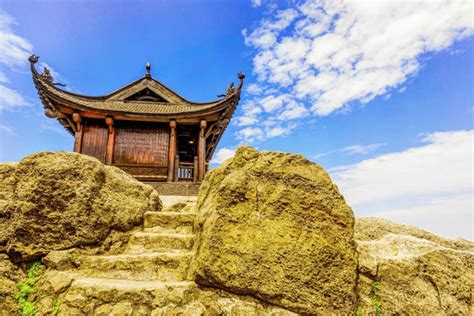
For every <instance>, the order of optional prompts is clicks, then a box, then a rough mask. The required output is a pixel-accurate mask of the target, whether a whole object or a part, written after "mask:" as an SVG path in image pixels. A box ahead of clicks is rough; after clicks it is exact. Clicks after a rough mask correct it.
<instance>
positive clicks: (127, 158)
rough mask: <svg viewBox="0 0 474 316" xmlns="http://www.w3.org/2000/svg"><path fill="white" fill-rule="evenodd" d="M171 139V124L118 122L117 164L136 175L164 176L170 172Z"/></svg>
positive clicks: (116, 137) (115, 153)
mask: <svg viewBox="0 0 474 316" xmlns="http://www.w3.org/2000/svg"><path fill="white" fill-rule="evenodd" d="M169 139H170V136H169V127H168V125H167V124H159V123H145V122H140V123H133V122H118V123H117V124H116V136H115V150H114V158H113V165H117V166H119V167H120V168H122V169H124V170H125V171H127V172H129V173H131V174H133V175H141V176H144V177H154V176H155V177H156V176H159V177H163V179H164V178H165V177H166V176H167V172H168V148H169Z"/></svg>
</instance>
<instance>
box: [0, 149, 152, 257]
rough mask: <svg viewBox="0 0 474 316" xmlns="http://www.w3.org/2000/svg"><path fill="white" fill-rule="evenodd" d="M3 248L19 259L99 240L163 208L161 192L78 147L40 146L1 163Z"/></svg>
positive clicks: (0, 235) (0, 249)
mask: <svg viewBox="0 0 474 316" xmlns="http://www.w3.org/2000/svg"><path fill="white" fill-rule="evenodd" d="M0 179H1V180H2V189H1V190H0V252H7V253H8V255H9V256H10V257H11V258H12V259H14V260H15V261H26V260H32V259H35V258H38V257H40V256H43V255H45V254H47V253H48V252H49V251H51V250H60V249H68V248H71V247H77V246H81V245H96V244H100V243H101V242H102V241H103V240H105V239H106V238H107V236H108V235H109V233H110V232H111V231H113V230H116V231H127V230H130V229H132V228H133V227H135V226H138V225H140V224H141V223H142V222H143V214H144V213H145V211H150V210H152V211H155V210H160V209H161V201H160V199H159V197H158V193H157V192H156V191H154V190H153V188H152V187H150V186H147V185H145V184H143V183H141V182H139V181H136V180H134V179H133V178H132V177H131V176H129V175H128V174H126V173H125V172H123V171H121V170H120V169H118V168H115V167H110V166H105V165H103V164H102V163H101V162H99V161H98V160H97V159H95V158H92V157H89V156H85V155H81V154H77V153H65V152H60V153H50V152H41V153H37V154H33V155H30V156H28V157H26V158H24V159H23V160H21V161H20V162H19V163H18V164H1V165H0Z"/></svg>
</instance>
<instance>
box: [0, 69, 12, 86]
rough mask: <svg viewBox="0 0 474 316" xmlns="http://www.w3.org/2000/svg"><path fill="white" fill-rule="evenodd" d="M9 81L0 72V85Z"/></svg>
mask: <svg viewBox="0 0 474 316" xmlns="http://www.w3.org/2000/svg"><path fill="white" fill-rule="evenodd" d="M9 82H10V80H8V78H7V76H6V75H5V74H4V73H3V72H1V71H0V83H9Z"/></svg>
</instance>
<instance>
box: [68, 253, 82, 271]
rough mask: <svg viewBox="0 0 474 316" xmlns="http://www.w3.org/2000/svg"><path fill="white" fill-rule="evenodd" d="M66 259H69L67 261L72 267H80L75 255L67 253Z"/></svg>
mask: <svg viewBox="0 0 474 316" xmlns="http://www.w3.org/2000/svg"><path fill="white" fill-rule="evenodd" d="M66 257H67V258H68V259H69V261H70V262H71V263H72V265H73V266H74V267H76V268H79V267H80V266H81V261H80V260H79V259H77V257H76V255H75V254H73V253H68V254H67V255H66Z"/></svg>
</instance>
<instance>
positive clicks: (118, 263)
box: [0, 200, 295, 316]
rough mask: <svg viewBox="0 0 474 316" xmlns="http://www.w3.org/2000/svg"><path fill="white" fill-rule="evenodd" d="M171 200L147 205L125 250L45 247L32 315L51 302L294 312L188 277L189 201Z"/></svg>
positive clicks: (72, 309)
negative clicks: (157, 207) (152, 208)
mask: <svg viewBox="0 0 474 316" xmlns="http://www.w3.org/2000/svg"><path fill="white" fill-rule="evenodd" d="M176 202H177V203H174V204H172V205H169V206H167V207H166V208H165V210H164V211H162V212H148V213H147V216H146V218H147V219H146V220H145V222H144V230H145V232H136V231H135V232H133V233H132V237H131V238H130V240H129V241H128V246H127V247H126V248H125V250H124V251H123V253H120V254H114V255H109V254H107V255H95V254H94V255H84V254H83V253H82V252H81V253H79V252H77V251H74V250H73V251H69V250H67V251H55V252H50V253H49V254H48V255H47V256H46V257H44V258H43V262H44V263H45V264H46V265H47V266H48V268H49V269H48V270H47V271H46V273H45V274H44V276H43V278H42V279H41V281H40V282H39V283H38V289H37V291H36V292H35V293H34V296H33V297H32V298H31V299H32V300H33V301H35V307H36V310H37V315H52V314H54V313H55V312H54V311H55V306H56V308H57V312H58V315H117V316H123V315H189V316H196V315H215V316H218V315H229V316H231V315H236V316H247V315H274V316H277V315H278V316H290V315H295V314H294V313H292V312H290V311H288V310H285V309H282V308H278V307H276V306H273V305H270V304H266V303H264V302H260V301H259V300H257V299H255V298H252V297H246V296H239V295H235V294H232V293H228V292H225V291H223V290H217V289H210V288H202V287H200V286H199V285H197V284H196V283H194V282H193V281H192V280H190V278H189V275H188V267H189V262H190V259H191V258H192V255H193V253H192V251H191V248H192V242H193V241H194V235H193V234H192V231H191V227H192V218H193V217H194V216H195V209H194V208H193V207H192V206H193V204H194V202H188V201H184V200H178V201H176ZM55 302H56V303H55ZM58 302H59V305H58ZM0 314H1V313H0Z"/></svg>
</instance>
